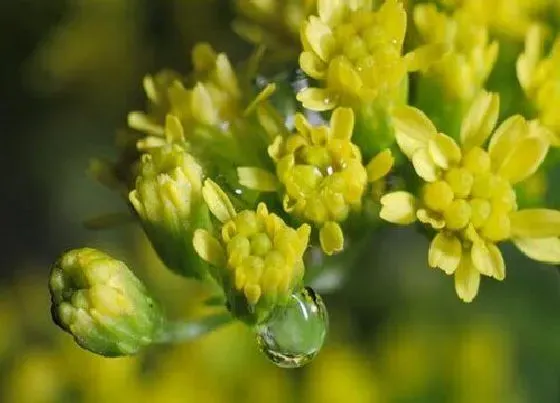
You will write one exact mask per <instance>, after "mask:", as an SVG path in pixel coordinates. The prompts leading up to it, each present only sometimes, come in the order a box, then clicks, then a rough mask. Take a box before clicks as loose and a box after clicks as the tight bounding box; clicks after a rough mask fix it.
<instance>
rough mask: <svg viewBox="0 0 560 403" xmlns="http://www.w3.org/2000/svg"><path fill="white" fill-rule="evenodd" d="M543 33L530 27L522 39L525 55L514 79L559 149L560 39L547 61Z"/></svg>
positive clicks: (555, 43)
mask: <svg viewBox="0 0 560 403" xmlns="http://www.w3.org/2000/svg"><path fill="white" fill-rule="evenodd" d="M545 39H546V38H545V31H544V28H543V27H542V26H539V25H533V26H532V27H531V28H530V29H529V31H528V32H527V36H526V38H525V52H524V53H522V54H521V55H520V56H519V58H518V60H517V77H518V79H519V82H520V84H521V87H522V88H523V90H524V91H525V93H526V94H527V96H528V98H529V99H530V101H531V102H532V104H533V107H534V108H535V109H536V111H537V113H538V117H539V120H540V121H541V122H542V124H543V125H545V126H546V127H548V128H549V129H551V133H550V140H551V142H552V144H553V145H554V146H557V147H558V146H560V114H559V113H558V108H560V35H559V36H558V37H557V38H556V40H555V41H554V44H553V46H552V49H551V51H550V53H549V55H548V56H547V57H545V56H544V55H543V48H544V42H545Z"/></svg>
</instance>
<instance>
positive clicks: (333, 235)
mask: <svg viewBox="0 0 560 403" xmlns="http://www.w3.org/2000/svg"><path fill="white" fill-rule="evenodd" d="M319 240H320V242H321V248H322V249H323V251H325V253H326V254H327V255H332V254H334V253H337V252H340V251H341V250H342V249H343V247H344V234H343V233H342V228H340V225H339V224H338V223H336V222H334V221H328V222H326V223H325V224H324V225H323V226H322V227H321V230H320V231H319Z"/></svg>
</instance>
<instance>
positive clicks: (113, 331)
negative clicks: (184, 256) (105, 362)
mask: <svg viewBox="0 0 560 403" xmlns="http://www.w3.org/2000/svg"><path fill="white" fill-rule="evenodd" d="M49 289H50V293H51V299H52V307H51V310H52V315H53V319H54V321H55V322H56V324H57V325H58V326H60V327H61V328H62V329H63V330H64V331H66V332H68V333H70V334H71V335H72V336H74V340H75V341H76V342H77V343H78V344H79V345H80V346H81V347H83V348H85V349H86V350H89V351H92V352H94V353H97V354H101V355H104V356H108V357H116V356H122V355H131V354H135V353H136V352H138V350H140V349H141V348H142V347H144V346H147V345H149V344H151V343H152V342H153V341H154V338H155V337H156V336H157V335H158V334H159V331H160V330H161V328H162V325H163V322H164V318H163V315H162V312H161V310H160V308H159V306H158V305H157V304H156V302H155V301H154V300H153V299H152V298H151V297H150V295H148V292H147V290H146V287H145V286H144V284H142V282H141V281H140V280H138V278H137V277H136V276H135V275H134V274H133V273H132V271H131V270H130V269H129V268H128V267H127V266H126V265H125V264H124V263H123V262H121V261H119V260H116V259H113V258H112V257H110V256H109V255H107V254H105V253H103V252H100V251H98V250H95V249H91V248H83V249H75V250H71V251H69V252H66V253H64V254H63V255H62V256H61V257H60V258H59V259H58V261H57V262H56V263H55V264H54V266H53V268H52V271H51V274H50V279H49Z"/></svg>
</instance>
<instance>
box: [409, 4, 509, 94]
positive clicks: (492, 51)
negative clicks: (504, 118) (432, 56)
mask: <svg viewBox="0 0 560 403" xmlns="http://www.w3.org/2000/svg"><path fill="white" fill-rule="evenodd" d="M414 23H415V25H416V28H417V29H418V32H419V33H420V36H421V37H422V40H423V41H424V42H425V43H427V44H440V43H444V44H446V46H447V49H448V52H447V53H446V54H445V55H444V56H443V57H442V58H441V60H440V61H438V62H435V63H433V64H432V65H431V66H430V67H429V68H428V69H427V71H426V72H425V75H426V77H428V78H431V79H434V80H435V81H436V82H438V83H439V84H440V85H441V86H442V89H443V91H444V92H445V93H446V95H447V96H448V97H450V98H452V99H457V98H458V99H460V100H463V101H468V102H470V101H471V100H472V98H473V97H474V96H475V95H476V94H477V93H478V92H479V91H480V90H481V89H482V88H483V85H484V82H485V81H486V79H487V78H488V76H489V74H490V71H491V70H492V67H493V66H494V63H495V62H496V58H497V56H498V42H497V41H493V42H490V39H489V34H488V29H487V28H486V26H484V25H481V24H480V23H476V22H475V21H474V20H473V18H472V17H471V16H470V15H469V14H468V13H466V12H465V11H463V10H459V11H456V12H455V13H454V14H453V15H452V16H448V15H446V14H445V13H443V12H439V11H438V10H437V8H436V6H435V5H433V4H420V5H417V6H416V7H414ZM421 95H422V94H421Z"/></svg>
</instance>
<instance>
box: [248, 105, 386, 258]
mask: <svg viewBox="0 0 560 403" xmlns="http://www.w3.org/2000/svg"><path fill="white" fill-rule="evenodd" d="M295 125H296V131H295V132H294V133H291V134H289V135H287V136H286V137H283V136H278V137H276V139H275V141H274V143H273V144H272V145H271V146H270V147H269V154H270V156H271V157H272V159H273V160H274V163H275V165H276V178H274V177H272V178H270V176H271V174H268V173H263V170H260V169H256V168H244V167H243V168H239V169H238V174H239V180H240V183H241V184H242V185H244V186H246V187H249V188H253V189H258V190H262V191H266V190H276V189H278V188H280V189H281V191H282V193H283V206H284V210H285V211H286V212H287V213H290V214H292V215H294V216H295V217H297V218H298V219H300V220H302V221H304V222H310V223H313V224H314V225H315V226H317V227H319V228H320V233H319V239H320V242H321V246H322V248H323V250H324V251H325V252H326V253H327V254H329V255H330V254H333V253H335V252H338V251H340V250H342V248H343V241H344V237H343V233H342V229H341V227H340V223H341V222H343V221H345V220H346V219H347V218H348V215H349V213H350V212H351V211H352V210H354V211H358V210H359V209H360V207H361V204H362V197H363V195H364V192H365V190H366V185H367V183H368V181H369V182H373V181H377V180H379V179H380V178H382V177H383V176H385V175H386V174H387V173H388V172H389V170H390V169H391V167H392V164H393V158H392V156H391V153H390V151H389V150H386V151H384V152H382V153H380V154H378V156H376V157H374V158H373V159H372V161H371V162H370V163H369V164H368V166H367V167H366V166H364V165H363V163H362V156H361V153H360V149H359V148H358V147H357V146H356V145H355V144H353V143H352V142H351V138H352V132H353V129H354V114H353V112H352V110H351V109H349V108H337V109H335V110H334V112H333V114H332V116H331V120H330V125H329V126H326V125H323V126H311V125H310V124H309V122H307V120H306V119H305V117H304V116H303V115H300V114H298V115H296V117H295ZM277 182H278V184H277V185H275V183H277ZM267 185H268V186H267Z"/></svg>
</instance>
